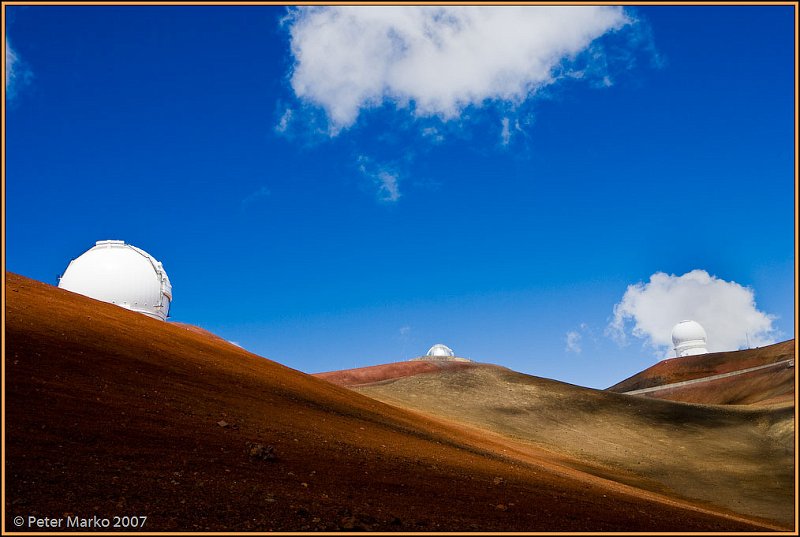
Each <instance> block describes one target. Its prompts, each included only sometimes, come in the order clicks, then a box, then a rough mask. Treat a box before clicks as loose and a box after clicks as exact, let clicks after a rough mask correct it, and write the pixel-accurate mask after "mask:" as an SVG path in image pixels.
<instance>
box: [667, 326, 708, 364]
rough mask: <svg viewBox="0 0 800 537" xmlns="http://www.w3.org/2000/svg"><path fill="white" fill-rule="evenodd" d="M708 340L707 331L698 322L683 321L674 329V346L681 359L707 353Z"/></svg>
mask: <svg viewBox="0 0 800 537" xmlns="http://www.w3.org/2000/svg"><path fill="white" fill-rule="evenodd" d="M706 339H707V338H706V331H705V330H704V329H703V327H702V326H700V323H698V322H696V321H681V322H679V323H678V324H676V325H675V327H674V328H673V329H672V344H673V345H674V346H675V355H676V356H677V357H679V358H680V357H681V356H693V355H695V354H705V353H707V352H708V349H707V348H706Z"/></svg>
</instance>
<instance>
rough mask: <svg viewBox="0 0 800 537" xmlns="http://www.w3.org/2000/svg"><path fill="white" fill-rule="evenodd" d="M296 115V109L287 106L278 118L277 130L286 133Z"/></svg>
mask: <svg viewBox="0 0 800 537" xmlns="http://www.w3.org/2000/svg"><path fill="white" fill-rule="evenodd" d="M293 115H294V111H293V110H292V109H291V108H287V109H286V110H284V111H283V115H282V116H281V118H280V119H279V120H278V124H277V125H275V131H276V132H279V133H281V134H282V133H285V132H286V129H288V128H289V123H290V122H291V121H292V116H293Z"/></svg>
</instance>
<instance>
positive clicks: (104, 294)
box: [58, 241, 172, 321]
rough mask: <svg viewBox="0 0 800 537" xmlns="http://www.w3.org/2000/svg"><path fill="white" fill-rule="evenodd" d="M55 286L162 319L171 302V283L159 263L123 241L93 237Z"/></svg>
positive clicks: (165, 315)
mask: <svg viewBox="0 0 800 537" xmlns="http://www.w3.org/2000/svg"><path fill="white" fill-rule="evenodd" d="M58 286H59V287H60V288H61V289H66V290H67V291H72V292H73V293H78V294H81V295H85V296H88V297H90V298H94V299H96V300H102V301H103V302H110V303H111V304H116V305H117V306H121V307H123V308H126V309H129V310H132V311H137V312H139V313H144V314H145V315H148V316H150V317H153V318H155V319H160V320H162V321H165V320H166V319H167V316H168V315H169V306H170V303H171V302H172V285H171V284H170V282H169V277H167V273H166V272H165V271H164V267H163V266H161V263H160V262H159V261H157V260H156V258H154V257H153V256H152V255H150V254H148V253H147V252H145V251H144V250H141V249H139V248H137V247H135V246H132V245H130V244H125V242H124V241H97V243H95V245H94V247H92V248H91V249H89V250H87V251H86V252H84V253H83V255H81V256H80V257H78V258H77V259H73V260H72V261H71V262H70V264H69V266H68V267H67V270H66V271H65V272H64V275H63V276H61V278H60V279H59V281H58Z"/></svg>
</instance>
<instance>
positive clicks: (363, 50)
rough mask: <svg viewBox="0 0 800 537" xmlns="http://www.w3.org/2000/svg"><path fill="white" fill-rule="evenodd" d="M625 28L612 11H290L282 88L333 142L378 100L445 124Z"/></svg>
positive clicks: (544, 78) (548, 76) (532, 84)
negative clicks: (311, 112) (312, 110)
mask: <svg viewBox="0 0 800 537" xmlns="http://www.w3.org/2000/svg"><path fill="white" fill-rule="evenodd" d="M633 22H634V21H633V20H632V19H631V18H630V17H629V16H628V15H627V14H626V13H625V11H624V10H623V9H622V8H621V7H616V6H492V7H488V6H325V7H320V6H314V7H299V8H296V9H293V10H291V11H290V15H289V16H288V17H287V23H288V26H289V32H290V36H291V50H292V54H293V56H294V62H295V63H294V68H293V72H292V75H291V85H292V88H293V90H294V92H295V94H296V95H297V96H298V97H299V98H300V99H302V100H304V101H306V102H308V103H311V104H312V105H314V106H318V107H321V108H322V109H323V110H324V111H325V113H326V114H327V117H328V120H329V126H330V133H331V134H334V135H335V134H336V133H338V132H339V131H340V130H341V129H343V128H347V127H349V126H351V125H353V124H354V123H355V121H356V120H357V118H358V115H359V113H360V112H361V111H362V110H364V109H368V108H374V107H379V106H382V105H383V104H384V103H387V102H388V103H391V104H393V105H395V106H397V107H399V108H408V109H410V110H412V111H413V112H414V114H415V115H416V116H437V117H439V118H441V119H443V120H451V119H456V118H458V117H459V116H460V115H461V113H462V112H463V111H464V109H465V108H467V107H468V106H481V105H483V104H485V103H486V102H489V101H502V102H505V103H508V104H510V105H511V106H517V105H519V104H521V103H522V102H523V101H525V100H526V99H527V98H528V97H530V96H531V95H534V94H535V93H536V92H537V91H538V90H539V89H541V88H543V87H545V86H548V85H550V84H552V83H553V82H555V81H556V80H558V79H559V78H561V77H565V76H571V74H570V70H569V69H561V68H562V67H563V66H564V63H565V62H570V61H572V60H575V59H576V57H577V56H578V55H579V54H581V53H582V52H584V51H586V50H587V49H588V48H589V46H590V45H591V43H592V42H593V41H594V40H595V39H597V38H598V37H600V36H602V35H604V34H606V33H608V32H611V31H614V30H618V29H620V28H622V27H623V26H625V25H628V24H632V23H633ZM588 61H590V62H591V61H593V58H589V59H588Z"/></svg>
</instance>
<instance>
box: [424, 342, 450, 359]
mask: <svg viewBox="0 0 800 537" xmlns="http://www.w3.org/2000/svg"><path fill="white" fill-rule="evenodd" d="M427 356H439V357H445V356H447V357H452V356H455V353H454V352H453V349H451V348H450V347H448V346H447V345H442V344H441V343H437V344H436V345H434V346H433V347H431V348H430V349H428V354H427Z"/></svg>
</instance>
